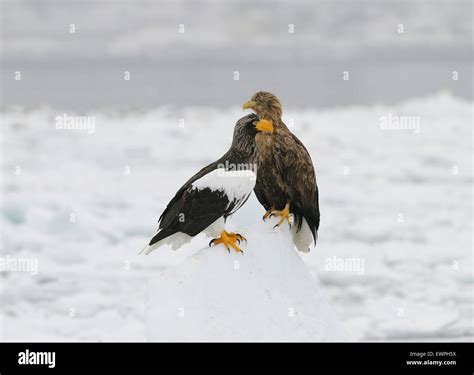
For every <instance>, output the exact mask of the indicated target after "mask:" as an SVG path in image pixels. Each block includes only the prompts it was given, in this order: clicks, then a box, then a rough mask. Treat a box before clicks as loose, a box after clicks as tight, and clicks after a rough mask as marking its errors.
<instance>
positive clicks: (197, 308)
mask: <svg viewBox="0 0 474 375" xmlns="http://www.w3.org/2000/svg"><path fill="white" fill-rule="evenodd" d="M241 233H242V234H243V235H244V236H245V237H247V239H248V243H247V244H245V243H243V244H242V249H243V250H244V255H242V254H238V253H236V252H234V251H232V252H231V253H230V254H229V253H228V252H227V251H226V250H225V248H224V247H223V246H222V245H218V246H216V247H212V248H208V247H206V248H204V249H202V250H200V251H198V252H197V253H195V254H194V255H193V256H191V257H189V258H187V259H186V260H185V261H184V262H183V263H181V264H179V265H177V266H175V267H172V268H168V269H167V270H165V271H163V272H162V273H161V275H159V276H158V277H156V278H153V279H151V280H150V281H149V285H148V291H147V294H148V296H147V308H146V326H147V328H146V330H147V339H148V341H343V340H345V334H344V332H343V329H342V328H341V326H340V323H339V322H338V321H337V319H336V318H335V314H334V312H333V310H332V309H331V308H330V307H329V305H328V303H327V302H326V299H325V298H324V297H323V296H322V294H321V292H320V286H319V281H318V279H317V278H316V275H315V274H312V273H310V271H309V270H308V269H307V268H306V266H305V264H304V262H303V260H302V259H301V257H300V255H299V254H298V253H297V252H296V250H295V249H294V246H293V243H292V242H291V235H290V232H289V230H288V228H287V227H286V228H279V229H277V231H273V230H272V224H271V223H269V222H267V223H258V224H255V225H253V226H252V227H250V228H248V230H243V231H242V232H241Z"/></svg>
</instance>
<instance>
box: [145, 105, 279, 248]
mask: <svg viewBox="0 0 474 375" xmlns="http://www.w3.org/2000/svg"><path fill="white" fill-rule="evenodd" d="M271 131H272V128H271V126H270V127H269V126H268V124H265V126H260V125H259V124H258V117H257V116H256V115H254V114H251V115H248V116H245V117H242V118H241V119H240V120H238V121H237V123H236V125H235V128H234V135H233V139H232V145H231V147H230V149H229V150H228V151H227V152H226V153H225V154H224V155H223V156H222V157H221V158H220V159H218V160H217V161H215V162H213V163H211V164H209V165H208V166H207V167H204V168H203V169H201V170H200V171H199V172H198V173H196V174H195V175H194V176H193V177H191V178H190V179H189V180H188V181H187V182H186V183H185V184H184V185H183V186H182V187H181V188H180V189H179V190H178V192H177V193H176V195H175V196H174V198H173V199H172V200H171V201H170V202H169V203H168V206H167V207H166V209H165V210H164V212H163V214H162V215H161V217H160V219H159V228H158V233H157V234H156V235H155V236H154V237H153V238H152V239H151V241H150V242H149V244H148V245H147V246H146V247H145V248H144V249H143V250H142V252H144V253H145V254H149V253H150V252H152V251H153V250H155V249H156V248H158V247H160V246H161V245H163V244H169V245H171V247H172V249H173V250H176V249H177V248H179V247H180V246H182V245H183V244H185V243H187V242H189V241H190V240H191V238H192V237H194V236H196V235H197V234H199V233H201V232H204V233H205V234H207V235H208V236H211V237H216V238H215V239H213V240H212V241H211V242H210V243H209V246H211V245H218V244H223V245H224V246H225V248H226V249H227V250H228V251H230V248H233V249H234V250H235V251H237V252H241V249H240V248H239V247H238V245H237V244H240V241H241V240H245V238H244V237H243V236H242V235H240V234H239V233H231V232H227V231H226V230H225V221H226V219H227V218H228V217H229V216H230V215H232V214H233V213H234V212H236V211H237V210H238V209H239V208H240V207H241V206H242V205H243V204H244V203H245V202H246V201H247V199H248V198H249V196H250V194H251V193H252V190H253V188H254V186H255V182H256V171H255V163H256V148H255V136H256V135H257V133H259V132H271Z"/></svg>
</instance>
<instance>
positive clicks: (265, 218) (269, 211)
mask: <svg viewBox="0 0 474 375" xmlns="http://www.w3.org/2000/svg"><path fill="white" fill-rule="evenodd" d="M273 211H275V207H273V206H271V207H270V209H269V210H268V211H267V212H265V215H263V217H262V219H263V221H265V220H267V219H268V217H269V216H270V215H271V214H272V212H273Z"/></svg>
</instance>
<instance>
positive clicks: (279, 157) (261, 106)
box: [243, 91, 319, 252]
mask: <svg viewBox="0 0 474 375" xmlns="http://www.w3.org/2000/svg"><path fill="white" fill-rule="evenodd" d="M243 109H252V110H254V111H255V113H256V114H257V116H258V117H259V119H260V121H259V123H258V124H259V127H268V128H270V127H273V134H268V133H265V134H264V133H261V134H258V135H257V136H256V138H255V140H256V145H257V169H258V175H257V183H256V185H255V189H254V191H255V195H256V196H257V199H258V200H259V202H260V203H261V204H262V205H263V207H264V208H265V210H267V212H266V214H265V215H264V217H263V219H264V220H265V219H266V218H268V217H269V216H276V217H280V221H279V222H278V224H277V225H276V226H279V225H281V224H282V223H283V222H284V221H285V220H286V221H288V223H289V224H290V227H291V230H292V235H293V242H294V244H295V246H296V248H297V249H298V250H300V251H303V252H308V251H309V247H310V245H311V243H312V242H313V240H314V244H316V239H317V233H318V228H319V203H318V186H317V184H316V175H315V172H314V167H313V163H312V161H311V156H310V155H309V153H308V151H307V150H306V148H305V147H304V145H303V143H301V141H300V140H299V139H298V138H296V136H295V135H294V134H293V133H291V131H290V130H289V129H288V128H287V126H286V125H285V124H284V123H283V121H282V119H281V115H282V109H281V104H280V101H279V100H278V98H277V97H276V96H275V95H273V94H271V93H269V92H264V91H260V92H257V93H256V94H254V95H253V96H252V98H251V99H250V100H249V101H247V102H245V103H244V105H243ZM290 213H291V214H293V219H294V225H293V226H291V223H290Z"/></svg>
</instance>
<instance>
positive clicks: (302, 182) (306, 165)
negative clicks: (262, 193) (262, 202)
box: [273, 132, 319, 242]
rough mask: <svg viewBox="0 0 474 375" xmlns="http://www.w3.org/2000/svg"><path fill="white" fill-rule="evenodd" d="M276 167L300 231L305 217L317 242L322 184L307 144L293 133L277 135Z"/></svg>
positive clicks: (274, 150) (275, 147) (274, 151)
mask: <svg viewBox="0 0 474 375" xmlns="http://www.w3.org/2000/svg"><path fill="white" fill-rule="evenodd" d="M273 153H274V158H275V166H276V168H277V170H278V172H279V174H280V176H281V178H282V179H283V181H284V183H285V190H286V191H287V192H288V195H289V202H290V211H291V212H292V213H293V215H294V219H295V225H296V227H297V230H300V229H301V225H302V219H303V218H305V219H306V222H307V223H308V225H309V227H310V229H311V233H312V234H313V238H314V241H315V242H316V238H317V231H318V228H319V201H318V199H319V197H318V186H317V184H316V175H315V172H314V167H313V162H312V160H311V156H310V155H309V153H308V151H307V150H306V148H305V147H304V145H303V143H302V142H301V141H300V140H299V139H298V138H297V137H296V136H295V135H294V134H292V133H290V132H283V133H280V134H279V136H278V137H275V144H274V149H273Z"/></svg>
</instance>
